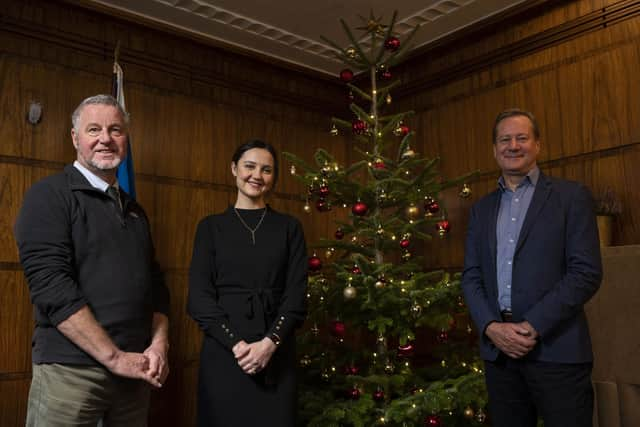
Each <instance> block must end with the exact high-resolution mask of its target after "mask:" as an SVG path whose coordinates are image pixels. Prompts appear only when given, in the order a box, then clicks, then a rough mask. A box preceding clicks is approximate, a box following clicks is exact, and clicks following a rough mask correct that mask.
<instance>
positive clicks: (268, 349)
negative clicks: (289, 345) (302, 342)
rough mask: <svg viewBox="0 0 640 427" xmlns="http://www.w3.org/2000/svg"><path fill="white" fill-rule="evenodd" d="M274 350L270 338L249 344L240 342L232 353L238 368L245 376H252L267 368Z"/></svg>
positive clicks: (274, 347)
mask: <svg viewBox="0 0 640 427" xmlns="http://www.w3.org/2000/svg"><path fill="white" fill-rule="evenodd" d="M276 348H277V347H276V345H275V343H274V342H273V341H272V340H271V338H268V337H265V338H263V339H262V340H261V341H257V342H254V343H251V344H247V343H246V342H244V341H240V342H239V343H238V344H236V345H235V346H234V347H233V349H232V351H233V354H234V356H235V357H236V360H237V361H238V365H239V366H240V368H242V370H243V371H244V372H245V373H246V374H249V375H253V374H255V373H257V372H259V371H261V370H263V369H264V368H265V366H267V364H268V363H269V361H270V360H271V356H273V353H274V352H275V351H276Z"/></svg>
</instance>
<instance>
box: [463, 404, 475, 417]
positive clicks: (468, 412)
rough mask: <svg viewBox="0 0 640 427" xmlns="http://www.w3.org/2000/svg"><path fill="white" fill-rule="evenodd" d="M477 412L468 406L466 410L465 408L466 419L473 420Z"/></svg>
mask: <svg viewBox="0 0 640 427" xmlns="http://www.w3.org/2000/svg"><path fill="white" fill-rule="evenodd" d="M475 414H476V413H475V411H474V410H473V408H472V407H471V406H467V407H466V408H464V417H465V418H467V419H469V420H470V419H472V418H473V416H474V415H475Z"/></svg>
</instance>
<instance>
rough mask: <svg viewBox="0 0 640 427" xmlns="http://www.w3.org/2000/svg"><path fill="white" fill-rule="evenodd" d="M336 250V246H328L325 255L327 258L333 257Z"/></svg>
mask: <svg viewBox="0 0 640 427" xmlns="http://www.w3.org/2000/svg"><path fill="white" fill-rule="evenodd" d="M335 251H336V250H335V249H334V248H328V249H327V250H326V251H325V252H324V257H325V258H326V259H329V258H331V257H332V256H333V253H334V252H335Z"/></svg>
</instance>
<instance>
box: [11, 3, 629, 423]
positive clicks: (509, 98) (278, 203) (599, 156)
mask: <svg viewBox="0 0 640 427" xmlns="http://www.w3.org/2000/svg"><path fill="white" fill-rule="evenodd" d="M538 3H540V5H539V6H536V7H532V8H528V9H527V11H526V12H525V13H524V14H512V15H509V16H508V19H507V20H505V21H502V22H496V23H495V24H492V25H490V26H483V27H482V28H478V29H474V30H473V31H469V32H467V33H466V34H465V35H463V36H461V37H460V36H456V37H452V38H449V39H446V40H445V41H443V42H442V43H440V44H439V45H438V46H436V47H433V48H430V49H429V50H425V51H423V52H421V54H420V55H418V56H416V57H414V58H412V59H410V60H409V61H408V62H407V63H406V64H405V65H404V66H402V67H399V68H398V69H397V70H395V71H394V72H395V73H396V75H398V76H400V77H401V78H402V81H403V84H402V85H401V87H400V88H399V90H398V91H397V93H396V94H394V95H395V96H394V100H395V101H394V104H393V105H394V106H395V107H396V108H398V109H405V108H411V109H414V110H415V111H416V115H415V116H414V117H413V118H412V120H411V123H410V124H411V126H412V127H413V128H414V129H415V130H416V132H417V140H416V142H415V144H414V145H415V148H416V149H417V150H418V151H420V152H422V153H426V154H429V155H439V156H440V157H441V159H442V162H441V169H442V171H443V172H444V174H445V175H448V176H456V175H459V174H462V173H463V172H466V171H470V170H479V171H480V174H479V176H478V177H477V178H476V179H475V180H474V181H472V182H471V186H472V189H473V196H472V197H471V199H467V200H463V199H460V198H458V197H457V194H456V193H457V192H456V191H449V192H447V193H445V194H444V201H445V204H446V205H447V207H448V212H449V216H450V219H451V221H452V223H453V229H452V232H451V234H450V236H449V237H448V238H447V239H445V240H443V241H440V240H438V241H437V242H436V241H434V242H433V243H429V244H428V245H427V246H428V247H427V250H428V251H429V256H428V257H427V263H428V266H429V267H447V268H458V267H459V266H461V265H462V258H463V238H464V232H465V228H466V220H467V212H468V209H469V207H470V206H471V204H472V203H473V202H474V201H475V200H477V199H478V198H479V197H481V196H482V195H484V194H486V193H487V192H489V191H490V190H491V189H492V188H494V185H495V178H496V177H497V175H498V171H497V169H496V166H495V162H494V160H493V157H492V154H491V127H492V124H493V119H494V117H495V115H496V114H497V113H498V112H499V111H500V110H502V109H504V108H507V107H511V106H519V107H522V108H525V109H529V110H531V111H533V112H534V113H535V114H536V115H537V116H538V118H539V120H540V124H541V128H542V144H543V149H542V153H541V161H542V169H543V170H544V172H545V173H549V174H551V175H554V176H563V177H567V178H571V179H577V180H580V181H583V182H585V183H586V184H587V185H589V186H590V187H591V188H592V189H593V190H594V192H596V193H597V192H599V191H600V190H601V189H603V188H605V187H607V186H610V187H612V188H614V189H615V190H616V192H617V193H618V195H619V196H620V198H621V199H622V202H623V206H624V212H623V214H622V215H621V216H620V217H619V218H618V221H617V223H616V230H615V231H616V234H615V243H617V244H629V243H640V218H639V217H638V214H637V213H636V211H638V207H640V200H639V199H640V195H639V193H638V191H635V188H634V184H635V183H636V182H640V176H639V175H640V172H638V169H637V167H636V164H637V162H638V160H640V147H639V145H640V105H639V102H638V95H639V94H640V79H639V78H637V76H636V75H637V70H638V66H639V60H640V48H639V47H638V46H639V43H638V42H639V41H640V17H639V14H640V12H639V11H640V1H606V0H574V1H549V2H538ZM0 24H1V25H0V212H1V213H0V306H1V307H3V309H2V310H0V348H1V349H2V350H3V351H2V352H0V353H1V354H0V396H1V397H2V398H1V399H0V425H2V426H18V425H23V423H24V414H25V410H26V394H27V391H28V385H29V380H30V370H31V367H30V363H31V362H30V337H31V330H32V320H31V317H32V315H31V306H30V302H29V295H28V291H27V286H26V284H25V281H24V278H23V274H22V271H21V268H20V266H19V264H18V258H17V252H16V249H15V242H14V240H13V233H12V227H13V222H14V220H15V216H16V214H17V211H18V209H19V206H20V204H21V201H22V196H23V194H24V192H25V190H26V189H27V188H28V187H30V186H31V185H32V184H33V183H34V182H35V181H37V180H38V179H40V178H42V177H44V176H46V175H49V174H51V173H54V172H57V171H59V170H60V169H61V167H62V166H63V165H64V164H65V163H68V162H70V161H72V160H73V159H74V151H73V148H72V145H71V141H70V138H69V128H70V120H69V115H70V113H71V111H72V110H73V108H74V107H75V106H76V105H77V103H78V102H79V101H80V100H81V99H83V98H84V97H86V96H89V95H92V94H95V93H101V92H108V91H109V90H110V79H111V64H112V57H113V50H114V48H115V45H116V42H117V41H118V40H120V41H121V43H122V46H121V47H122V51H121V63H122V65H123V67H124V69H125V77H126V80H127V82H126V86H125V92H126V96H127V106H128V108H129V110H130V112H131V115H132V129H131V130H132V144H133V145H132V147H133V156H134V159H135V166H136V171H137V185H138V192H139V199H140V201H141V203H142V204H143V206H144V207H145V208H146V210H147V212H148V214H149V217H150V219H151V222H152V231H153V235H154V239H155V244H156V247H157V251H158V258H159V260H160V262H161V264H162V266H163V268H164V269H165V271H166V272H167V280H168V283H169V286H170V289H171V294H172V303H171V310H172V313H171V314H172V319H171V321H172V323H171V339H172V350H171V358H172V374H171V376H170V380H169V381H168V383H167V385H166V387H165V388H164V389H163V390H162V391H161V392H158V393H155V394H154V404H153V407H152V414H151V418H152V424H151V425H153V426H177V425H180V426H182V425H184V426H188V425H190V423H191V420H192V419H193V415H194V410H195V390H196V372H197V366H198V347H199V343H200V337H199V333H198V331H197V328H196V327H195V324H194V323H193V322H192V321H191V320H189V319H188V318H187V316H186V315H185V311H184V307H185V300H186V290H187V268H188V264H189V261H190V256H191V255H190V252H191V244H192V238H193V233H194V231H195V226H196V223H197V221H198V220H199V219H200V218H201V217H202V216H204V215H206V214H208V213H210V212H214V211H219V210H222V209H224V208H225V207H226V206H227V205H228V204H229V203H230V202H232V200H233V198H234V194H235V188H234V186H233V181H232V180H231V176H230V174H229V172H228V170H229V158H230V156H231V152H232V150H233V148H234V147H235V146H236V145H237V144H238V143H239V142H241V141H243V140H245V139H247V138H249V137H261V138H264V139H266V140H268V141H270V142H272V143H274V145H276V146H277V147H278V148H279V149H281V150H287V151H292V152H296V153H298V154H299V155H301V156H302V157H304V158H306V159H307V160H310V159H311V154H312V152H313V151H315V148H317V147H324V148H327V149H328V150H329V151H331V152H332V153H334V154H335V155H336V156H337V157H338V159H339V160H341V161H344V160H348V159H349V156H350V154H349V141H348V140H347V139H345V138H341V137H338V138H331V137H330V136H329V135H328V133H327V132H326V130H327V128H328V123H329V117H330V116H331V115H335V114H341V113H342V112H343V111H344V109H345V106H344V101H343V99H344V93H343V88H342V87H340V86H339V85H336V84H335V83H334V82H333V81H332V80H331V79H328V78H324V77H322V76H319V75H314V74H307V75H305V74H302V73H300V72H297V71H294V70H285V69H283V68H280V67H278V66H277V65H274V64H270V63H268V62H265V61H262V60H260V59H256V58H251V57H247V56H242V55H239V54H234V53H230V52H225V51H224V50H222V49H219V48H216V47H213V46H207V45H204V44H201V43H198V42H197V41H193V40H189V39H186V38H184V37H181V36H177V35H172V34H169V33H166V32H162V31H159V30H153V29H149V28H144V27H142V26H139V25H137V24H135V23H131V22H127V21H124V20H120V19H117V18H110V17H107V16H105V15H102V14H100V13H98V12H92V11H87V10H83V9H81V8H78V7H76V6H74V5H73V4H71V3H69V2H60V1H45V0H23V1H21V0H6V1H5V2H3V7H2V10H0ZM32 100H33V101H38V102H40V103H41V104H42V105H43V107H44V115H43V121H42V123H40V124H39V125H37V126H32V125H30V124H28V123H27V122H26V120H25V116H26V112H27V107H28V104H29V102H30V101H32ZM282 169H283V170H282V171H281V175H280V178H281V180H280V183H279V185H278V188H277V190H278V191H277V193H276V194H275V195H274V196H273V197H272V200H271V203H272V205H273V206H274V207H275V208H276V209H281V210H284V211H287V212H290V213H292V214H294V215H296V216H297V217H299V218H300V219H301V220H302V221H303V224H304V226H305V231H306V234H307V239H308V241H310V242H313V241H315V240H317V239H318V238H319V237H321V236H326V235H328V234H330V233H331V232H332V230H333V226H332V225H331V224H332V223H331V221H332V218H333V217H335V216H336V215H340V214H341V213H340V210H336V211H334V212H332V213H329V214H323V215H317V214H316V215H311V216H309V215H305V214H303V211H302V203H300V201H299V199H298V196H299V194H301V193H302V192H303V189H302V188H301V186H300V185H299V184H298V183H297V182H295V181H294V180H293V179H292V178H291V177H290V176H289V175H288V173H287V169H288V166H287V165H286V164H283V165H282Z"/></svg>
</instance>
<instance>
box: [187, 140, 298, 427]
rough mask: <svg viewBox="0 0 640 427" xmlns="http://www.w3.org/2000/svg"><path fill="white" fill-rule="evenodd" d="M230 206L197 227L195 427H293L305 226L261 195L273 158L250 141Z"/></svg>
mask: <svg viewBox="0 0 640 427" xmlns="http://www.w3.org/2000/svg"><path fill="white" fill-rule="evenodd" d="M231 172H232V173H233V175H234V176H235V178H236V185H237V187H238V196H237V199H236V203H235V205H234V206H230V207H229V208H228V209H227V210H226V211H224V212H223V213H220V214H216V215H210V216H207V217H206V218H204V219H203V220H202V221H200V224H199V225H198V229H197V232H196V237H195V242H194V247H193V258H192V260H191V268H190V271H189V300H188V307H187V310H188V312H189V314H190V315H191V317H193V319H194V320H195V321H196V322H197V323H198V325H199V326H200V328H201V329H202V331H203V332H204V340H203V343H202V351H201V354H200V372H199V384H198V413H197V418H198V421H197V425H198V427H205V426H206V427H252V426H258V425H262V426H273V427H293V426H294V424H295V402H296V399H295V398H296V390H295V367H296V358H295V339H294V329H295V328H296V327H297V326H299V325H300V324H301V323H302V322H303V320H304V317H305V314H306V310H305V299H306V285H307V254H306V247H305V242H304V236H303V233H302V227H301V226H300V223H299V222H298V221H297V220H296V219H294V218H293V217H291V216H289V215H285V214H282V213H279V212H276V211H274V210H273V209H271V208H270V207H269V206H268V205H266V203H265V195H266V194H267V193H268V192H269V190H271V188H273V186H274V185H275V183H276V180H277V173H278V163H277V157H276V153H275V150H274V149H273V147H272V146H271V145H269V144H267V143H265V142H262V141H258V140H253V141H250V142H248V143H246V144H244V145H242V146H240V147H238V149H237V150H236V152H235V154H234V155H233V158H232V162H231Z"/></svg>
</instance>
